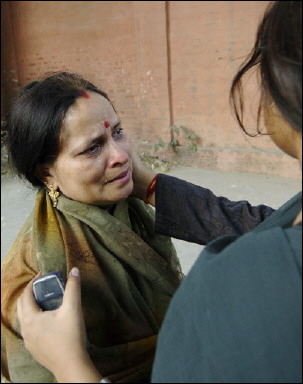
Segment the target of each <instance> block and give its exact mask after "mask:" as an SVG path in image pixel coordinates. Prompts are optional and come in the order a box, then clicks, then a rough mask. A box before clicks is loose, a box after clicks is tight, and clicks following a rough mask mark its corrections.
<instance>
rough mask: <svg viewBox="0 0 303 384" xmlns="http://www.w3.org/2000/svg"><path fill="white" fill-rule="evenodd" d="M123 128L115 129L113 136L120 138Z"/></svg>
mask: <svg viewBox="0 0 303 384" xmlns="http://www.w3.org/2000/svg"><path fill="white" fill-rule="evenodd" d="M122 131H123V128H117V129H116V130H115V132H114V136H121V135H122Z"/></svg>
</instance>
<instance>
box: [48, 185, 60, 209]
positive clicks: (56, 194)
mask: <svg viewBox="0 0 303 384" xmlns="http://www.w3.org/2000/svg"><path fill="white" fill-rule="evenodd" d="M49 188H50V191H49V192H48V194H49V196H50V198H51V199H52V200H53V206H54V207H55V208H56V206H57V204H58V197H59V195H60V193H59V192H58V191H55V189H54V186H53V185H52V184H51V185H50V186H49Z"/></svg>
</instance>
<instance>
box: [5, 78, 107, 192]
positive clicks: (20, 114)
mask: <svg viewBox="0 0 303 384" xmlns="http://www.w3.org/2000/svg"><path fill="white" fill-rule="evenodd" d="M85 91H92V92H96V93H99V94H100V95H101V96H103V97H105V98H106V99H107V100H108V101H109V102H110V103H111V105H113V104H112V102H111V101H110V99H109V97H108V96H107V94H106V93H105V92H103V91H101V90H100V89H98V88H97V87H96V86H94V85H93V84H92V83H91V82H89V81H87V80H85V79H83V78H82V77H81V76H79V75H77V74H72V73H68V72H53V73H50V74H47V75H46V77H44V78H43V79H42V80H39V81H33V82H31V83H29V84H27V85H25V86H24V88H23V89H22V90H21V92H20V94H19V95H18V97H17V98H16V100H15V101H14V103H13V104H12V106H11V108H10V111H9V114H8V149H9V163H10V166H11V167H12V168H13V169H14V170H15V171H16V173H17V174H18V176H19V177H21V178H25V179H26V180H28V181H29V182H30V183H31V184H32V185H33V186H35V187H42V186H43V185H44V184H43V182H42V181H41V180H40V179H39V178H38V177H37V175H36V166H37V165H38V164H41V165H44V166H45V167H46V168H47V167H50V166H51V165H53V163H54V161H55V160H56V157H57V155H58V153H59V150H60V131H61V128H62V125H63V122H64V119H65V116H66V113H67V111H68V110H69V108H70V107H71V106H73V105H74V104H75V103H76V100H77V99H78V98H79V97H80V96H82V95H83V92H85Z"/></svg>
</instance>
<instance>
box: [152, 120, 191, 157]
mask: <svg viewBox="0 0 303 384" xmlns="http://www.w3.org/2000/svg"><path fill="white" fill-rule="evenodd" d="M170 128H171V131H172V139H171V141H170V143H169V146H170V147H171V148H172V149H173V150H174V151H175V150H176V147H178V146H180V143H179V135H180V131H183V132H184V133H185V137H186V139H187V140H188V141H189V142H190V145H189V147H188V148H189V149H190V150H191V151H197V136H196V135H195V134H194V133H191V132H190V130H189V129H188V128H187V127H185V126H184V125H179V126H178V125H175V124H174V125H172V126H171V127H170ZM160 147H162V148H163V147H165V143H164V141H163V140H162V139H161V138H159V140H158V142H157V143H156V144H155V145H154V151H155V152H157V151H158V149H159V148H160Z"/></svg>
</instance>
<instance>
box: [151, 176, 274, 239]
mask: <svg viewBox="0 0 303 384" xmlns="http://www.w3.org/2000/svg"><path fill="white" fill-rule="evenodd" d="M155 198H156V226H155V230H156V232H157V233H161V234H163V235H166V236H171V237H175V238H178V239H181V240H185V241H189V242H194V243H197V244H202V245H204V244H207V243H208V242H209V241H211V240H213V239H215V238H217V237H220V236H224V235H241V234H244V233H246V232H248V231H250V230H252V229H254V228H255V227H256V226H257V225H258V224H260V223H261V222H262V221H263V220H264V219H265V218H266V217H268V216H269V215H270V214H271V213H272V212H273V211H274V210H273V209H272V208H270V207H267V206H264V205H260V206H257V207H252V206H251V205H250V204H249V203H248V202H247V201H237V202H233V201H230V200H228V199H226V198H224V197H217V196H215V195H214V194H213V193H212V192H211V191H210V190H208V189H206V188H202V187H199V186H197V185H194V184H191V183H188V182H186V181H184V180H180V179H177V178H175V177H171V176H167V175H161V174H160V175H159V176H158V179H157V185H156V195H155Z"/></svg>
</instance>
